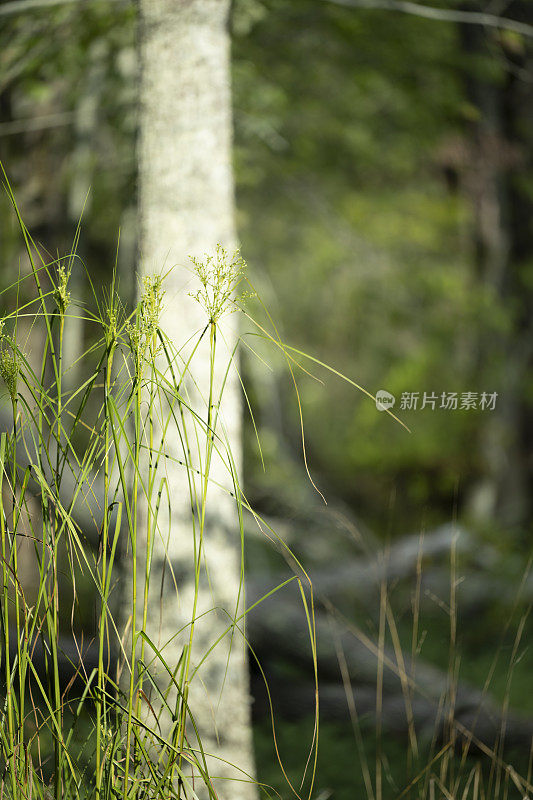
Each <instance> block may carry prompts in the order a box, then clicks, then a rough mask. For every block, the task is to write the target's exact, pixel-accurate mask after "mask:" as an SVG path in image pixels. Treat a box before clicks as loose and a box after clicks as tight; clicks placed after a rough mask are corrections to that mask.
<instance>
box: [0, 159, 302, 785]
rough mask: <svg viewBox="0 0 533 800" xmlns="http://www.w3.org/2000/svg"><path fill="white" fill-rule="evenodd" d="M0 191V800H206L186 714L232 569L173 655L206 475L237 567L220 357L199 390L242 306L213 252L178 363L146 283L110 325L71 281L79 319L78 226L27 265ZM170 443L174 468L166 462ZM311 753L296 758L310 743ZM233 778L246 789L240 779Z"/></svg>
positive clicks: (200, 524)
mask: <svg viewBox="0 0 533 800" xmlns="http://www.w3.org/2000/svg"><path fill="white" fill-rule="evenodd" d="M4 178H5V174H4ZM5 184H6V189H7V192H8V195H9V197H10V199H11V201H12V204H13V208H14V210H15V214H16V217H17V219H18V223H19V226H20V230H21V234H22V237H23V240H24V243H25V250H26V254H27V259H28V262H29V270H28V273H27V274H26V275H24V276H21V277H20V278H19V280H17V281H16V282H15V283H14V284H13V285H12V286H10V287H8V288H7V289H5V290H4V292H3V300H4V307H7V308H8V309H10V310H8V312H7V313H6V315H5V316H4V318H3V319H2V320H1V322H0V377H1V378H2V380H3V384H4V386H5V390H6V392H5V393H6V395H7V398H8V405H9V412H8V416H9V423H8V424H7V426H6V430H5V431H4V432H3V433H2V435H1V440H0V482H1V490H2V491H1V492H0V504H1V508H0V526H1V530H0V533H1V548H2V577H3V589H2V595H1V599H0V605H1V612H0V617H1V636H2V667H1V670H2V683H3V689H2V700H1V702H2V705H1V707H0V755H1V764H0V797H9V798H13V800H14V798H43V800H44V798H51V797H54V798H55V800H60V798H84V797H87V798H89V797H90V798H97V800H107V799H108V798H114V799H116V798H123V800H133V798H135V799H137V798H163V797H164V798H171V797H176V798H182V799H183V800H185V798H197V797H201V798H204V797H210V798H216V797H217V796H218V795H217V792H216V790H215V785H214V783H213V780H212V777H211V771H212V764H213V763H215V764H216V761H217V753H216V752H215V753H209V752H207V750H206V749H205V748H204V745H203V743H202V735H201V724H200V723H199V722H198V721H197V720H196V719H195V708H194V707H192V706H191V705H190V703H189V698H190V696H191V691H190V689H191V685H193V684H194V682H195V681H197V680H199V677H198V669H199V666H200V665H201V664H202V663H205V662H207V661H209V659H210V658H212V657H213V656H212V653H213V651H214V650H215V648H216V647H217V646H218V644H219V643H220V640H221V639H226V640H230V642H231V647H234V648H237V647H239V646H240V648H241V650H242V648H243V647H244V646H245V645H246V634H245V614H246V613H247V610H246V609H245V607H244V586H243V573H242V569H241V571H240V585H239V587H237V599H236V603H235V608H234V613H233V615H232V614H228V615H227V622H226V623H224V626H223V630H222V632H220V631H219V632H217V638H216V640H215V641H213V642H210V643H209V645H208V646H207V647H206V648H205V652H204V654H203V656H202V657H201V658H200V659H199V657H198V652H196V656H195V658H194V659H193V657H192V653H193V645H194V640H195V631H196V626H197V625H198V619H197V616H200V615H199V612H198V611H197V609H198V601H199V596H200V594H201V592H202V591H203V589H202V582H201V575H202V571H203V570H204V560H205V546H204V539H205V528H206V519H207V514H208V512H209V496H210V492H208V489H209V487H210V484H211V483H212V481H213V478H212V476H211V469H212V463H213V461H214V460H215V459H218V460H219V461H221V462H222V463H223V464H224V466H225V469H226V472H227V476H228V482H229V486H230V488H229V489H225V490H224V489H222V488H221V487H220V486H218V487H217V491H219V492H225V495H226V496H227V497H229V498H231V502H232V503H233V504H234V508H235V519H236V523H235V537H236V539H237V551H238V552H242V548H243V516H244V513H245V512H250V511H251V509H250V508H249V506H248V503H247V501H246V498H245V496H244V494H243V492H242V490H241V487H240V484H239V476H238V474H237V468H236V460H235V458H234V456H233V454H232V452H231V448H230V445H229V442H228V441H227V438H226V436H225V435H224V431H223V427H222V425H221V423H220V415H221V407H222V399H223V398H222V395H223V393H224V387H225V385H226V382H227V378H228V375H229V373H230V370H231V369H234V356H235V352H234V351H233V350H232V351H231V352H229V355H228V360H227V366H226V367H225V372H224V373H223V379H222V381H221V382H219V383H216V382H215V379H214V370H215V360H216V351H217V348H218V347H220V343H218V342H217V333H218V323H219V319H220V317H221V316H222V315H223V314H225V313H227V312H229V311H232V310H234V309H236V308H237V307H238V306H237V305H236V296H237V295H238V297H239V298H240V299H243V297H244V295H245V293H243V292H240V294H239V291H240V289H239V284H240V283H241V281H242V279H243V269H244V262H243V261H242V259H241V258H240V256H239V254H236V255H235V257H232V256H230V255H228V254H227V253H226V252H225V251H224V250H223V249H221V248H219V249H218V250H217V253H216V255H215V256H214V257H213V258H214V260H213V259H209V258H208V259H207V260H204V261H201V260H197V261H193V269H194V271H195V272H196V276H197V279H198V281H199V284H200V289H199V291H198V293H196V294H195V295H194V297H195V299H196V300H198V302H200V303H201V304H202V306H203V307H204V310H205V312H206V317H205V327H204V328H203V330H201V331H199V332H198V335H197V337H196V339H193V340H192V341H191V342H189V343H188V344H189V346H188V349H187V351H186V352H187V355H184V353H185V350H180V349H178V347H177V346H176V344H175V343H174V342H172V341H170V340H169V338H168V337H167V336H166V335H165V332H164V331H163V330H162V329H161V326H160V312H161V306H162V303H163V297H164V280H163V278H162V277H159V276H155V277H151V278H146V279H145V280H144V283H143V286H142V297H141V299H140V301H139V303H138V305H137V307H136V308H135V309H134V310H133V311H132V312H128V311H127V310H126V309H125V308H124V306H123V304H122V303H121V300H120V297H119V294H118V291H117V285H116V281H115V272H113V277H112V279H111V282H110V286H109V288H108V289H107V290H106V291H105V292H104V294H103V296H100V295H99V293H98V292H97V291H96V290H95V289H94V288H93V287H92V283H91V280H90V275H89V274H88V273H87V282H88V285H89V286H90V287H91V299H90V301H84V302H80V300H79V298H75V297H72V296H71V293H70V289H69V278H70V276H71V273H72V271H73V269H81V268H83V265H82V263H81V260H80V259H79V258H78V256H77V255H76V248H77V244H78V239H79V235H80V231H79V226H78V230H77V232H76V236H75V240H74V245H73V248H72V252H71V253H70V254H69V255H67V256H66V257H62V258H59V257H58V258H48V257H46V256H45V255H43V252H42V251H41V250H40V249H39V247H37V246H36V244H35V242H34V241H33V240H32V238H31V235H30V234H29V232H28V230H27V228H26V227H25V225H24V222H23V221H22V219H21V216H20V213H19V211H18V208H17V205H16V202H15V198H14V196H13V193H12V191H11V188H10V186H9V183H8V182H7V179H6V178H5ZM8 304H9V305H8ZM73 318H78V319H80V318H81V319H83V322H84V325H85V327H86V329H87V330H88V331H89V334H90V345H89V346H88V348H87V350H86V351H85V352H84V353H83V355H82V356H80V358H79V359H78V361H77V362H76V363H75V364H65V360H64V352H65V341H66V337H67V336H68V335H69V333H68V331H69V324H70V320H71V319H73ZM202 342H203V343H204V344H205V343H206V342H208V349H209V353H210V356H209V359H210V362H209V363H210V379H209V396H208V397H207V398H205V413H201V412H200V411H199V410H198V407H197V405H194V407H193V404H192V402H191V400H190V397H189V392H190V391H191V387H194V386H195V385H196V381H195V374H194V369H195V355H196V354H197V352H198V351H199V348H200V346H201V343H202ZM28 343H31V344H28ZM171 428H172V430H173V431H177V432H178V433H177V436H178V437H179V440H180V456H179V458H178V457H177V456H176V451H175V448H173V449H172V448H170V449H169V448H168V446H167V445H168V442H167V434H168V431H169V430H170V429H171ZM171 462H172V464H173V466H176V467H179V468H180V469H181V470H183V471H184V473H185V475H186V484H187V486H188V488H189V498H188V504H189V507H190V536H191V541H192V542H193V554H194V560H193V566H192V569H193V575H192V583H193V586H194V592H193V595H194V601H193V606H192V612H191V618H190V619H189V621H188V623H187V625H186V626H185V627H184V628H182V629H181V630H180V631H177V634H180V636H181V641H182V642H183V645H182V647H181V651H180V656H179V658H178V659H177V662H173V663H171V662H170V661H169V660H168V659H167V657H166V655H165V646H164V644H160V643H158V642H157V641H155V638H153V637H151V636H150V635H149V632H147V616H148V613H149V603H150V581H151V580H155V578H154V576H153V575H152V573H151V570H152V556H153V552H154V541H155V539H156V537H158V536H160V535H161V531H160V525H161V524H162V523H160V517H161V515H162V511H161V509H162V507H163V506H169V507H168V508H167V509H166V511H165V513H166V515H167V516H166V517H165V523H164V524H165V525H167V524H169V525H170V521H171V516H170V514H171V511H170V504H171V501H172V498H171V497H170V496H169V492H168V487H167V486H166V484H165V478H164V469H163V467H165V465H168V464H169V463H171ZM178 462H179V463H178ZM162 474H163V477H161V476H162ZM180 502H182V500H181V499H180ZM213 513H216V509H213ZM141 532H142V535H141ZM143 548H144V551H143V552H139V550H140V549H143ZM22 554H23V559H24V565H23V568H22V569H21V557H22ZM28 565H31V568H30V569H29V567H28ZM125 565H126V568H127V571H126V568H125ZM140 565H144V566H143V568H142V569H140ZM168 567H169V571H170V572H171V571H172V565H170V564H169V565H168ZM28 570H29V571H30V572H32V575H31V579H28V578H27V573H28ZM24 576H26V577H24ZM172 580H173V581H177V580H178V579H176V578H175V576H173V575H172ZM176 591H178V592H179V591H180V586H179V585H176ZM119 595H122V598H120V596H119ZM124 596H126V600H124ZM94 597H96V603H94V602H93V601H92V600H91V598H94ZM302 598H303V601H304V603H305V607H306V610H307V613H308V617H309V630H310V633H311V640H312V627H313V626H312V616H313V614H312V600H310V599H309V593H307V594H306V592H305V591H304V589H303V588H302ZM255 605H257V603H256V604H255ZM202 613H205V612H202ZM238 642H239V643H238ZM196 646H197V645H196ZM231 647H230V649H231ZM198 662H200V663H198ZM313 742H314V744H313V746H314V747H315V749H316V731H315V736H314V737H313ZM312 761H313V759H311V763H312ZM238 767H239V765H238V764H237V765H236V769H238ZM239 779H240V780H242V781H253V778H252V776H251V775H248V774H246V773H244V772H241V773H240V774H239ZM311 782H312V780H311ZM263 790H264V791H265V792H266V793H267V794H268V790H267V788H266V787H263ZM228 791H229V795H228V796H231V788H229V789H228Z"/></svg>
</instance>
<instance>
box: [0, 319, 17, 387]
mask: <svg viewBox="0 0 533 800" xmlns="http://www.w3.org/2000/svg"><path fill="white" fill-rule="evenodd" d="M2 328H3V324H2ZM2 339H3V340H4V341H5V342H7V344H8V347H3V348H2V349H1V350H0V377H1V378H2V380H3V381H4V383H5V385H6V388H7V391H8V392H9V396H10V397H11V400H12V402H14V401H15V398H16V396H17V379H18V375H19V371H20V363H19V359H18V357H17V351H16V347H15V342H14V341H13V339H12V338H11V337H10V336H6V335H5V334H3V333H2Z"/></svg>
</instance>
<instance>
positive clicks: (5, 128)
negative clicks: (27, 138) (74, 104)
mask: <svg viewBox="0 0 533 800" xmlns="http://www.w3.org/2000/svg"><path fill="white" fill-rule="evenodd" d="M73 120H74V113H73V112H72V111H62V112H59V113H57V114H47V115H46V116H41V117H28V118H27V119H15V120H13V121H12V122H11V121H10V122H0V136H11V135H13V134H16V133H26V132H27V131H41V130H44V129H45V128H56V127H59V126H61V125H70V123H71V122H72V121H73Z"/></svg>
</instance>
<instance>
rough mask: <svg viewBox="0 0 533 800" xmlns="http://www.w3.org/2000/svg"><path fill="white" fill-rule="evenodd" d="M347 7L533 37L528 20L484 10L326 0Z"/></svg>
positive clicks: (396, 0) (401, 0)
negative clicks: (394, 13)
mask: <svg viewBox="0 0 533 800" xmlns="http://www.w3.org/2000/svg"><path fill="white" fill-rule="evenodd" d="M326 2H328V3H334V4H335V5H338V6H345V7H346V8H370V9H382V10H385V11H399V12H401V13H402V14H412V15H414V16H417V17H424V19H432V20H438V21H440V22H462V23H466V24H467V25H481V26H482V27H485V28H496V29H498V30H506V31H512V32H513V33H518V34H520V35H521V36H528V37H530V38H533V25H528V23H527V22H519V20H516V19H509V17H499V16H497V15H496V14H488V13H485V12H484V11H462V10H460V9H448V8H435V7H434V6H425V5H423V4H421V3H413V2H410V0H326Z"/></svg>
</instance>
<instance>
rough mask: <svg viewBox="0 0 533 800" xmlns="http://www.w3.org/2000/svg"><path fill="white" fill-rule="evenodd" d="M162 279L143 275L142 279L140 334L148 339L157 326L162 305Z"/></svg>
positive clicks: (159, 276)
mask: <svg viewBox="0 0 533 800" xmlns="http://www.w3.org/2000/svg"><path fill="white" fill-rule="evenodd" d="M162 284H163V278H162V277H161V275H145V276H144V277H143V293H142V297H141V333H142V335H144V336H146V337H147V338H150V337H151V336H153V334H154V333H155V332H156V330H157V328H158V326H159V317H160V315H161V306H162V303H163V286H162Z"/></svg>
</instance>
